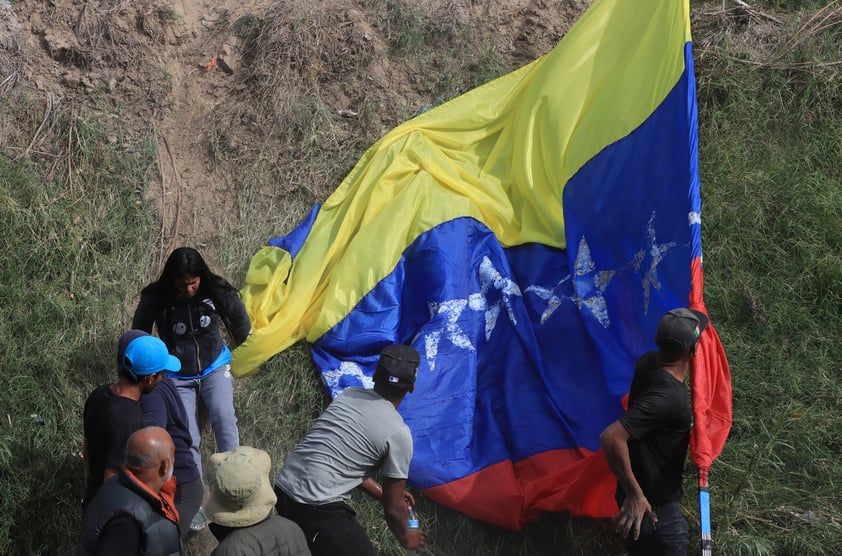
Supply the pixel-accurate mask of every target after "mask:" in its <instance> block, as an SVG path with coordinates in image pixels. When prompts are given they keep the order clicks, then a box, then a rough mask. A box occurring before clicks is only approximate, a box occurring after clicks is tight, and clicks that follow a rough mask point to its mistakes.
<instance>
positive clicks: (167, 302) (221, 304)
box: [132, 247, 251, 528]
mask: <svg viewBox="0 0 842 556" xmlns="http://www.w3.org/2000/svg"><path fill="white" fill-rule="evenodd" d="M221 324H224V325H225V327H226V328H227V329H228V332H229V335H230V337H231V340H232V342H233V345H234V347H236V346H237V345H239V344H241V343H242V342H243V341H245V339H246V338H247V337H248V335H249V333H250V332H251V324H250V322H249V318H248V314H247V313H246V309H245V306H244V305H243V302H242V300H240V296H239V294H238V292H237V290H236V289H234V287H233V286H232V285H231V284H229V283H228V281H227V280H225V279H224V278H222V277H221V276H218V275H216V274H214V273H212V272H211V271H210V269H209V268H208V265H207V264H206V263H205V261H204V259H202V256H201V255H200V254H199V252H198V251H196V250H195V249H191V248H189V247H180V248H178V249H176V250H175V251H173V252H172V254H171V255H170V256H169V258H168V259H167V262H166V264H165V265H164V269H163V271H162V272H161V276H160V278H158V280H157V281H155V282H152V283H151V284H149V285H148V286H146V287H145V288H144V289H143V291H142V292H141V294H140V302H139V303H138V306H137V309H136V310H135V314H134V319H133V320H132V328H134V329H137V330H144V331H146V332H149V333H151V332H152V327H153V325H154V326H155V327H156V328H157V331H158V336H160V338H161V339H162V340H163V341H164V343H166V344H167V347H168V348H169V351H170V353H171V354H173V355H175V356H176V357H178V358H179V359H180V360H181V372H179V373H171V374H170V376H172V378H173V379H174V380H175V383H176V386H177V387H178V393H179V395H180V397H181V400H182V402H183V403H184V408H185V409H186V411H187V415H188V421H189V422H188V424H189V427H190V436H191V437H192V441H193V446H192V448H191V450H192V452H193V458H194V459H195V460H196V465H197V466H198V468H199V470H200V472H201V469H202V455H201V451H200V449H199V442H200V441H201V433H200V431H199V399H200V398H201V400H202V402H203V403H204V405H205V407H206V408H207V411H208V417H209V419H210V422H211V427H212V428H213V432H214V435H215V437H216V451H217V452H225V451H228V450H232V449H234V448H236V447H237V446H239V444H240V437H239V431H238V429H237V417H236V414H235V412H234V387H233V377H232V376H231V366H230V364H229V363H230V362H231V351H230V349H229V348H228V346H227V345H225V342H224V341H223V338H222V334H221ZM187 517H188V516H184V518H187ZM197 517H199V520H194V523H195V524H196V527H195V528H201V527H202V526H203V524H200V523H198V521H202V519H203V516H201V515H197Z"/></svg>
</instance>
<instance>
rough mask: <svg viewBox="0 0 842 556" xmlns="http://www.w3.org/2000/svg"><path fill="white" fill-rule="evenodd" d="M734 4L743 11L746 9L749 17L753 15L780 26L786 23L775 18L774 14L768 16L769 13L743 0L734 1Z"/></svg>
mask: <svg viewBox="0 0 842 556" xmlns="http://www.w3.org/2000/svg"><path fill="white" fill-rule="evenodd" d="M734 3H735V4H737V5H738V6H740V7H741V8H742V9H744V10H745V11H746V12H747V13H748V14H749V15H753V16H755V17H757V16H759V17H764V18H766V19H768V20H770V21H774V22H775V23H777V24H778V25H783V23H784V22H783V21H781V20H780V19H778V18H777V17H775V16H773V15H772V14H768V13H766V12H764V11H763V10H761V9H759V8H755V7H754V6H752V5H751V4H747V3H746V2H743V0H734Z"/></svg>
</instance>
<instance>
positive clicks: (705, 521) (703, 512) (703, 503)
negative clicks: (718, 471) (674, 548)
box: [699, 466, 713, 556]
mask: <svg viewBox="0 0 842 556" xmlns="http://www.w3.org/2000/svg"><path fill="white" fill-rule="evenodd" d="M709 470H710V468H708V467H702V466H699V533H700V534H701V538H702V556H711V555H712V554H713V539H712V537H711V532H710V485H709V484H708V472H709Z"/></svg>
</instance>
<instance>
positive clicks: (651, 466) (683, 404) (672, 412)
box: [620, 352, 693, 506]
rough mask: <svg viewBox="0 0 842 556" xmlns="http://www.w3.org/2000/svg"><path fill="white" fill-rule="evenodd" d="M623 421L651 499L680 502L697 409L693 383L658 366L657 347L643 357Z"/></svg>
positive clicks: (645, 491)
mask: <svg viewBox="0 0 842 556" xmlns="http://www.w3.org/2000/svg"><path fill="white" fill-rule="evenodd" d="M620 423H621V424H622V425H623V426H624V427H625V428H626V430H627V431H628V432H629V434H630V435H631V438H630V439H629V442H628V446H629V457H630V459H631V466H632V471H633V472H634V476H635V478H636V479H637V482H638V483H639V484H640V488H642V489H643V494H644V495H645V496H646V499H647V500H648V501H649V503H650V504H652V505H653V506H658V505H661V504H666V503H668V502H676V501H680V500H681V483H682V475H683V472H684V460H685V459H686V458H687V446H688V444H689V442H690V427H691V426H692V424H693V413H692V411H691V409H690V400H689V397H688V395H687V387H686V386H684V383H683V382H680V381H679V380H678V379H676V378H675V377H674V376H673V375H672V374H670V373H669V372H667V371H665V370H664V369H662V368H660V367H658V366H657V363H656V359H655V352H649V353H646V354H645V355H643V356H642V357H641V358H640V359H638V360H637V364H636V365H635V369H634V378H633V379H632V384H631V389H630V390H629V409H628V411H626V413H624V414H623V416H622V417H620ZM621 496H622V495H621Z"/></svg>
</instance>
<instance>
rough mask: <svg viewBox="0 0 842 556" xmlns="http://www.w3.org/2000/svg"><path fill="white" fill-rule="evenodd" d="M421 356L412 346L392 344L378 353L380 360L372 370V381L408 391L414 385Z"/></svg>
mask: <svg viewBox="0 0 842 556" xmlns="http://www.w3.org/2000/svg"><path fill="white" fill-rule="evenodd" d="M420 363H421V356H420V355H418V352H417V351H415V349H414V348H413V347H412V346H407V345H404V344H392V345H389V346H386V347H385V348H383V351H381V352H380V360H379V361H378V362H377V368H376V369H375V370H374V380H375V381H383V382H385V383H386V384H389V385H390V386H395V387H397V388H401V389H403V390H409V389H410V388H411V387H412V385H413V384H415V374H416V373H417V371H418V365H419V364H420Z"/></svg>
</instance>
